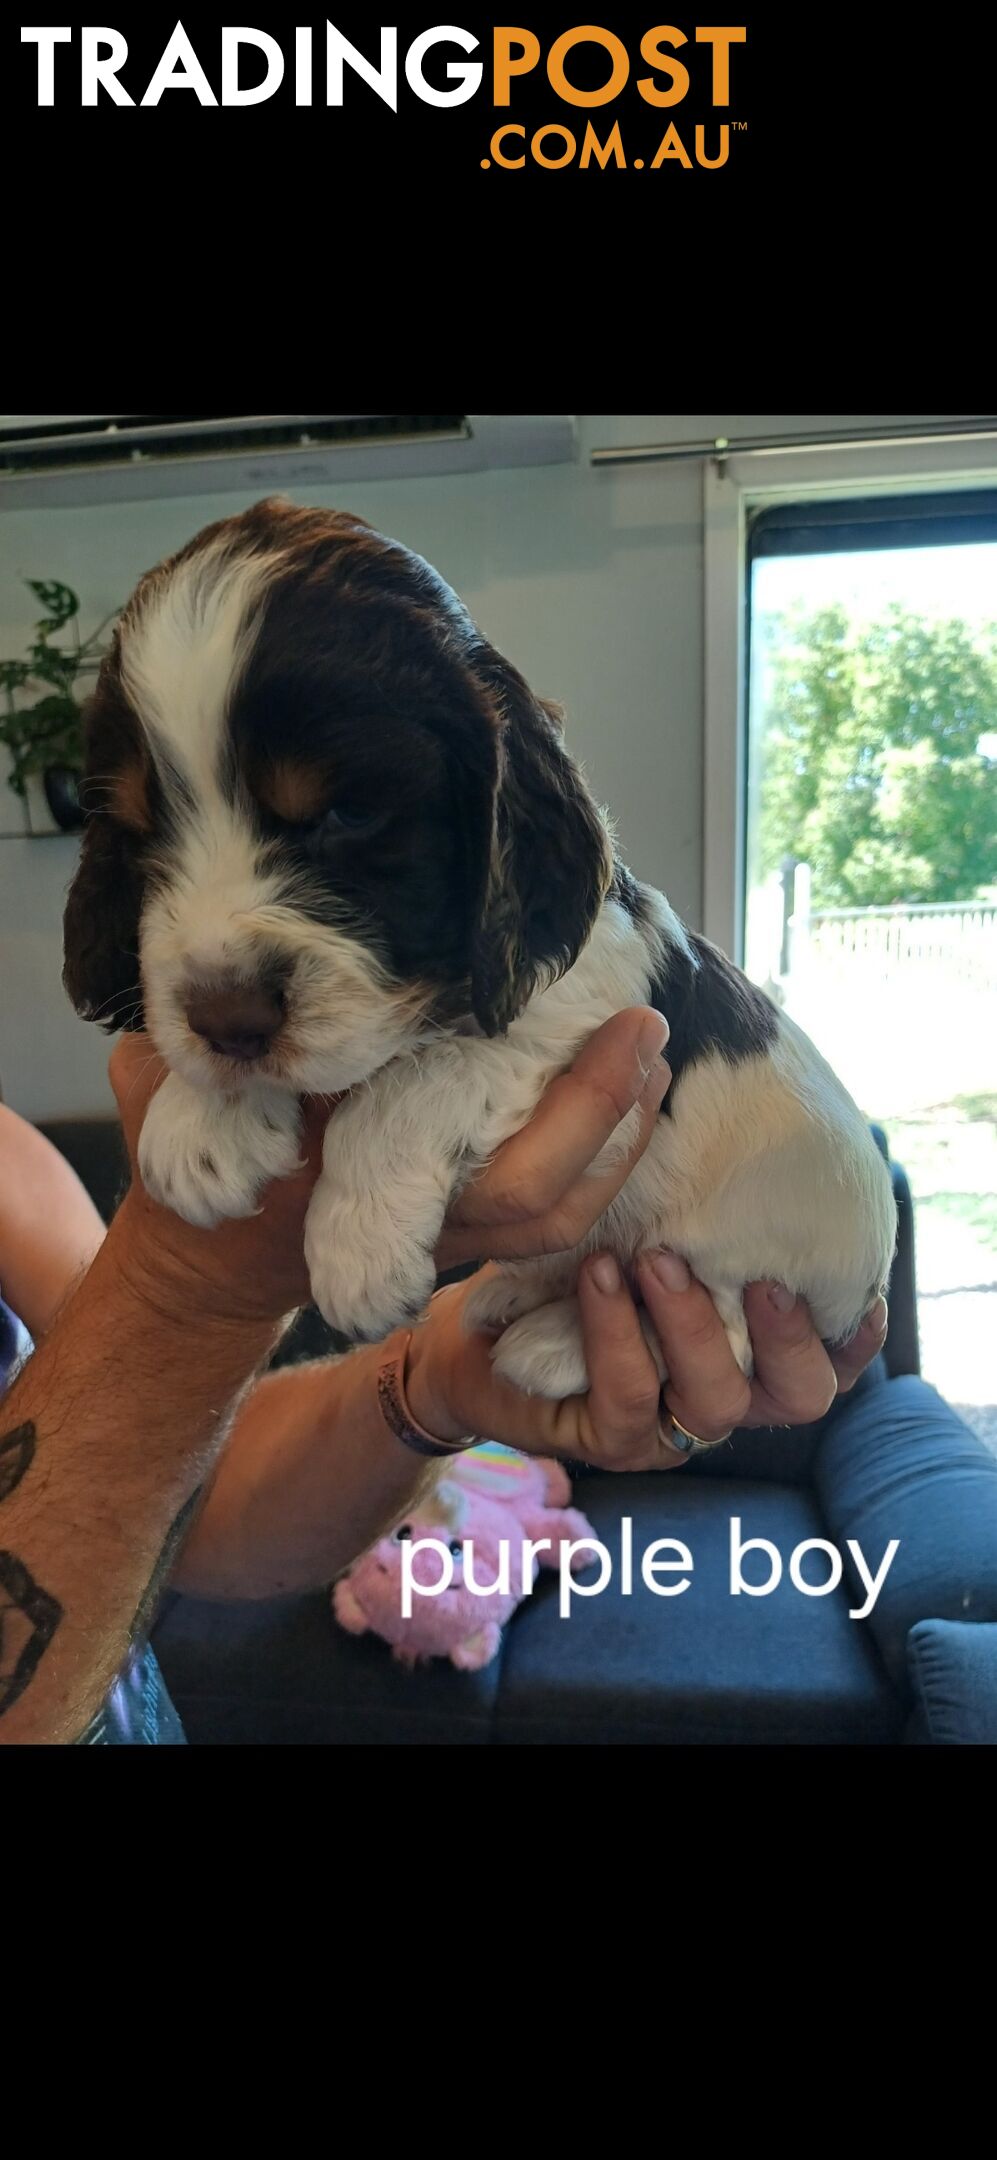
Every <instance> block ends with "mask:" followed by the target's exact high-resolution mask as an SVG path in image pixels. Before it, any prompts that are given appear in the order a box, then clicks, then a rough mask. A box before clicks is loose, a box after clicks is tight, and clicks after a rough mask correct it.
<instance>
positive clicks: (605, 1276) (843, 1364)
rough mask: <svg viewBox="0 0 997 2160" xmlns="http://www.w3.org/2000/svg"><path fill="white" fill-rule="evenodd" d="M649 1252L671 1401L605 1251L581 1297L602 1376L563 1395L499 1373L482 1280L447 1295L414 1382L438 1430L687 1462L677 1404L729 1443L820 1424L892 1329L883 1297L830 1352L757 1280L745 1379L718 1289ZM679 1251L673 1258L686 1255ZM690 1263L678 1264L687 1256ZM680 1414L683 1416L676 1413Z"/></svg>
mask: <svg viewBox="0 0 997 2160" xmlns="http://www.w3.org/2000/svg"><path fill="white" fill-rule="evenodd" d="M659 1257H660V1256H658V1255H650V1254H645V1255H642V1256H641V1259H640V1260H639V1262H638V1264H637V1271H636V1272H637V1276H638V1280H639V1285H640V1290H641V1294H642V1296H643V1299H644V1303H645V1305H646V1307H647V1311H648V1313H649V1315H650V1318H651V1320H652V1322H653V1324H654V1328H655V1331H656V1333H657V1335H658V1338H659V1340H660V1342H661V1346H662V1350H663V1353H664V1356H665V1360H666V1363H667V1366H668V1371H669V1380H668V1382H667V1385H666V1388H665V1391H664V1409H662V1404H661V1397H660V1389H659V1383H658V1374H657V1369H656V1367H655V1364H654V1361H653V1359H652V1357H651V1354H650V1351H649V1350H648V1347H647V1344H646V1342H645V1340H644V1336H643V1334H642V1332H641V1328H640V1323H639V1320H638V1313H637V1306H636V1303H635V1301H634V1298H633V1296H632V1294H631V1292H630V1290H629V1288H628V1287H627V1284H626V1282H625V1281H624V1279H623V1276H622V1274H621V1271H620V1269H619V1266H618V1264H617V1262H616V1261H615V1260H614V1259H613V1258H612V1256H611V1255H609V1254H607V1253H597V1254H593V1255H592V1256H591V1257H590V1258H589V1259H587V1260H586V1261H585V1263H584V1265H583V1267H582V1269H581V1272H580V1275H579V1280H578V1297H579V1304H580V1308H581V1317H582V1326H583V1331H584V1335H585V1357H586V1363H587V1366H588V1371H589V1375H590V1381H591V1385H590V1388H589V1392H588V1394H587V1395H576V1396H572V1397H570V1398H569V1399H568V1400H567V1401H565V1402H549V1401H547V1400H546V1399H545V1398H543V1397H541V1396H528V1395H524V1394H522V1393H521V1392H520V1390H519V1389H518V1388H516V1387H513V1386H512V1384H511V1383H510V1382H508V1381H505V1380H502V1379H500V1378H499V1376H498V1375H497V1374H496V1372H495V1369H494V1366H493V1365H492V1363H491V1357H490V1352H491V1348H492V1343H493V1341H494V1332H487V1333H486V1332H484V1331H481V1332H479V1333H476V1334H473V1335H468V1334H465V1332H464V1329H463V1325H462V1308H463V1305H464V1303H465V1301H466V1298H467V1297H468V1296H469V1295H470V1292H471V1290H472V1288H473V1287H474V1283H475V1282H476V1281H477V1280H478V1279H479V1278H477V1277H472V1278H471V1281H470V1282H467V1283H461V1284H458V1285H456V1286H454V1288H453V1289H452V1290H449V1291H444V1292H442V1293H440V1294H439V1295H438V1296H437V1297H436V1298H435V1299H434V1301H433V1304H432V1305H431V1307H430V1309H429V1313H428V1315H427V1318H426V1320H425V1321H424V1322H423V1324H422V1326H421V1327H420V1328H419V1329H418V1330H417V1331H416V1333H415V1334H414V1335H413V1338H412V1344H411V1349H410V1352H409V1365H408V1382H407V1392H408V1398H409V1402H410V1404H411V1407H412V1410H413V1413H414V1415H415V1417H416V1418H417V1419H418V1420H419V1422H420V1424H422V1425H424V1426H425V1428H426V1430H427V1431H429V1432H432V1433H436V1434H438V1435H439V1437H440V1439H442V1440H447V1439H458V1438H461V1437H463V1435H464V1434H466V1433H469V1432H475V1433H481V1434H482V1435H484V1436H487V1437H488V1438H489V1439H493V1440H500V1441H504V1442H505V1443H506V1444H507V1445H508V1446H510V1447H518V1448H522V1449H523V1450H524V1452H525V1453H526V1454H534V1455H562V1456H568V1457H572V1458H576V1459H578V1460H580V1461H583V1462H588V1463H592V1464H595V1465H597V1466H598V1467H600V1468H602V1469H606V1470H631V1471H632V1470H652V1469H654V1470H664V1469H676V1468H678V1467H679V1466H680V1465H681V1464H682V1463H683V1462H686V1461H687V1460H688V1456H687V1455H686V1454H683V1453H680V1452H678V1451H677V1450H676V1449H675V1448H673V1447H672V1446H670V1444H669V1439H668V1435H669V1432H670V1430H671V1415H674V1416H675V1417H676V1418H677V1419H678V1420H679V1422H680V1423H681V1425H683V1426H684V1427H685V1429H686V1430H687V1431H688V1432H692V1433H695V1434H696V1435H697V1437H698V1438H699V1439H701V1440H706V1441H717V1440H722V1439H725V1438H726V1437H727V1435H728V1434H729V1433H730V1432H731V1431H732V1430H733V1429H734V1427H735V1426H737V1425H747V1426H768V1425H799V1424H810V1423H812V1422H813V1421H814V1420H815V1419H817V1418H819V1417H822V1416H823V1415H824V1413H825V1411H826V1410H828V1409H829V1408H830V1405H831V1403H832V1402H833V1400H834V1397H835V1395H836V1394H837V1393H838V1392H839V1390H840V1392H842V1393H844V1392H846V1391H847V1389H848V1388H850V1387H852V1386H854V1383H855V1381H856V1380H857V1379H858V1376H859V1374H860V1372H862V1371H863V1370H864V1368H865V1367H866V1365H868V1364H869V1363H870V1361H871V1359H872V1358H873V1357H875V1356H876V1353H877V1351H879V1350H880V1349H881V1348H882V1345H883V1342H884V1340H885V1336H886V1305H885V1300H884V1299H882V1298H880V1299H877V1301H876V1305H875V1306H873V1308H872V1310H871V1312H870V1313H869V1314H868V1315H867V1316H866V1319H865V1321H864V1322H863V1325H862V1327H861V1329H860V1330H859V1333H858V1335H857V1336H856V1337H855V1339H854V1341H853V1342H851V1343H849V1344H848V1346H847V1348H845V1349H843V1350H837V1351H834V1352H831V1353H829V1352H828V1351H826V1350H825V1349H824V1346H823V1344H822V1343H821V1341H820V1339H819V1337H818V1336H817V1334H816V1332H815V1329H814V1326H813V1322H812V1320H811V1318H810V1314H809V1312H808V1310H807V1307H806V1305H805V1303H804V1302H803V1300H802V1299H801V1298H795V1299H791V1300H790V1304H789V1309H788V1310H781V1309H780V1307H779V1305H777V1304H775V1303H773V1300H772V1290H773V1287H775V1288H776V1289H778V1290H780V1291H781V1296H782V1299H783V1300H785V1298H786V1297H787V1296H788V1292H785V1291H782V1288H781V1285H778V1286H773V1285H770V1284H766V1283H750V1284H749V1285H748V1287H747V1289H746V1291H745V1298H744V1303H745V1312H746V1314H747V1318H748V1326H749V1331H750V1333H751V1338H752V1345H753V1349H754V1355H755V1368H756V1370H755V1377H754V1379H753V1380H751V1381H749V1380H746V1379H745V1377H744V1374H743V1373H742V1372H741V1370H740V1368H739V1366H738V1364H737V1362H736V1360H735V1358H734V1354H733V1352H732V1350H731V1347H730V1344H729V1342H728V1340H727V1335H726V1332H725V1330H724V1327H723V1324H722V1322H721V1320H720V1317H719V1314H718V1313H717V1310H716V1307H715V1305H714V1303H713V1300H712V1298H711V1297H710V1295H709V1292H708V1291H707V1290H706V1289H704V1287H703V1285H702V1283H698V1282H696V1281H695V1280H694V1278H693V1277H692V1276H689V1274H688V1270H687V1269H686V1270H685V1273H686V1275H687V1276H688V1281H687V1282H686V1283H685V1284H684V1286H683V1287H679V1278H675V1279H674V1280H673V1283H672V1284H669V1283H667V1282H665V1281H662V1279H661V1278H660V1276H659V1274H658V1272H657V1269H656V1267H655V1265H654V1262H655V1260H657V1259H658V1258H659ZM668 1259H669V1260H670V1261H671V1262H672V1265H673V1267H674V1264H675V1260H676V1256H675V1255H674V1254H671V1255H669V1256H668ZM683 1266H684V1263H681V1262H680V1263H679V1267H680V1268H681V1267H683ZM670 1413H671V1415H670Z"/></svg>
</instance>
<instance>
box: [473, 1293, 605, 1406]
mask: <svg viewBox="0 0 997 2160" xmlns="http://www.w3.org/2000/svg"><path fill="white" fill-rule="evenodd" d="M492 1364H493V1365H494V1367H495V1370H496V1372H497V1373H498V1374H499V1375H500V1377H501V1378H502V1379H503V1380H511V1381H512V1383H513V1386H514V1387H518V1388H521V1389H522V1390H523V1393H524V1395H546V1396H547V1397H548V1398H549V1399H550V1401H552V1402H563V1401H564V1398H565V1396H566V1395H584V1394H586V1393H587V1392H588V1384H589V1376H588V1367H587V1366H586V1363H585V1343H584V1337H583V1335H582V1323H581V1316H580V1313H579V1310H578V1299H577V1298H574V1297H569V1298H557V1299H556V1300H555V1301H554V1303H553V1304H551V1305H541V1306H540V1307H539V1308H538V1310H537V1311H536V1312H530V1313H526V1314H524V1317H523V1318H522V1319H521V1320H514V1321H513V1324H512V1326H511V1327H510V1328H507V1329H506V1331H505V1334H504V1335H502V1336H500V1338H499V1340H498V1342H497V1343H496V1345H495V1348H494V1350H493V1351H492Z"/></svg>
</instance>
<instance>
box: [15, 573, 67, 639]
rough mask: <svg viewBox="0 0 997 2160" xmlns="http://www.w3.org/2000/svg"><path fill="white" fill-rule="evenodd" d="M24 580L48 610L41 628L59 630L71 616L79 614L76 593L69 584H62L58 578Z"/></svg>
mask: <svg viewBox="0 0 997 2160" xmlns="http://www.w3.org/2000/svg"><path fill="white" fill-rule="evenodd" d="M24 582H25V584H26V585H27V586H28V587H29V589H30V590H31V592H33V593H34V594H35V597H36V598H37V599H39V600H40V601H41V603H42V606H43V608H46V609H47V611H48V612H47V615H46V619H45V622H44V624H42V623H39V625H38V628H39V629H40V630H41V629H42V628H45V629H50V630H59V629H61V628H62V625H63V623H67V622H69V620H70V618H71V616H73V615H78V614H79V611H80V603H79V600H78V599H77V596H76V594H75V593H74V592H73V590H72V588H71V587H70V586H69V585H60V583H59V581H58V579H57V578H25V581H24Z"/></svg>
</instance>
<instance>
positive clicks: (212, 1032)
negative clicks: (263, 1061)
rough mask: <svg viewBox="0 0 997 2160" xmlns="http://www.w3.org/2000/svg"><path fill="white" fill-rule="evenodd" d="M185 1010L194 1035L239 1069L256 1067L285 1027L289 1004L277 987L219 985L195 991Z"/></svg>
mask: <svg viewBox="0 0 997 2160" xmlns="http://www.w3.org/2000/svg"><path fill="white" fill-rule="evenodd" d="M185 1010H186V1015H187V1025H188V1027H189V1028H190V1030H191V1032H192V1034H194V1035H199V1036H200V1037H201V1040H202V1041H203V1042H206V1043H207V1045H208V1048H209V1050H215V1051H217V1053H218V1055H219V1057H226V1058H231V1059H232V1060H233V1061H234V1062H235V1063H236V1064H238V1065H255V1064H256V1063H257V1062H258V1060H259V1059H260V1058H263V1057H265V1056H266V1054H267V1052H268V1050H269V1049H270V1046H271V1043H272V1042H273V1040H274V1037H275V1035H277V1034H278V1033H279V1031H280V1029H281V1027H282V1026H283V1024H284V1015H285V1012H286V1003H285V999H284V993H283V990H282V989H281V988H280V987H279V986H278V985H276V984H264V983H255V984H254V983H249V984H247V983H238V982H234V981H228V982H224V981H220V982H217V983H213V984H211V985H210V986H208V987H206V986H204V985H199V986H198V987H197V988H196V989H192V990H191V992H190V994H189V996H188V998H187V1003H186V1007H185Z"/></svg>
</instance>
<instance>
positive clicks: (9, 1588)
mask: <svg viewBox="0 0 997 2160" xmlns="http://www.w3.org/2000/svg"><path fill="white" fill-rule="evenodd" d="M61 1619H62V1606H61V1605H60V1604H59V1603H58V1600H57V1599H56V1598H54V1597H49V1594H48V1592H47V1590H42V1589H40V1588H39V1586H38V1584H37V1583H36V1582H34V1581H33V1580H32V1578H31V1576H30V1575H29V1574H28V1570H27V1568H26V1567H25V1566H24V1563H23V1561H21V1560H18V1559H16V1558H15V1556H14V1554H13V1553H9V1552H3V1551H0V1717H3V1715H4V1712H5V1711H6V1710H9V1709H10V1707H11V1705H12V1703H16V1701H17V1699H18V1696H19V1695H23V1693H24V1690H25V1688H26V1687H27V1685H28V1682H29V1680H30V1679H31V1678H32V1676H33V1674H34V1671H35V1668H36V1666H37V1664H38V1661H39V1659H40V1658H41V1657H42V1656H43V1655H44V1653H45V1651H46V1650H47V1649H48V1646H49V1643H50V1642H51V1640H52V1637H53V1635H54V1634H55V1631H56V1628H57V1627H58V1625H59V1622H60V1620H61Z"/></svg>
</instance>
